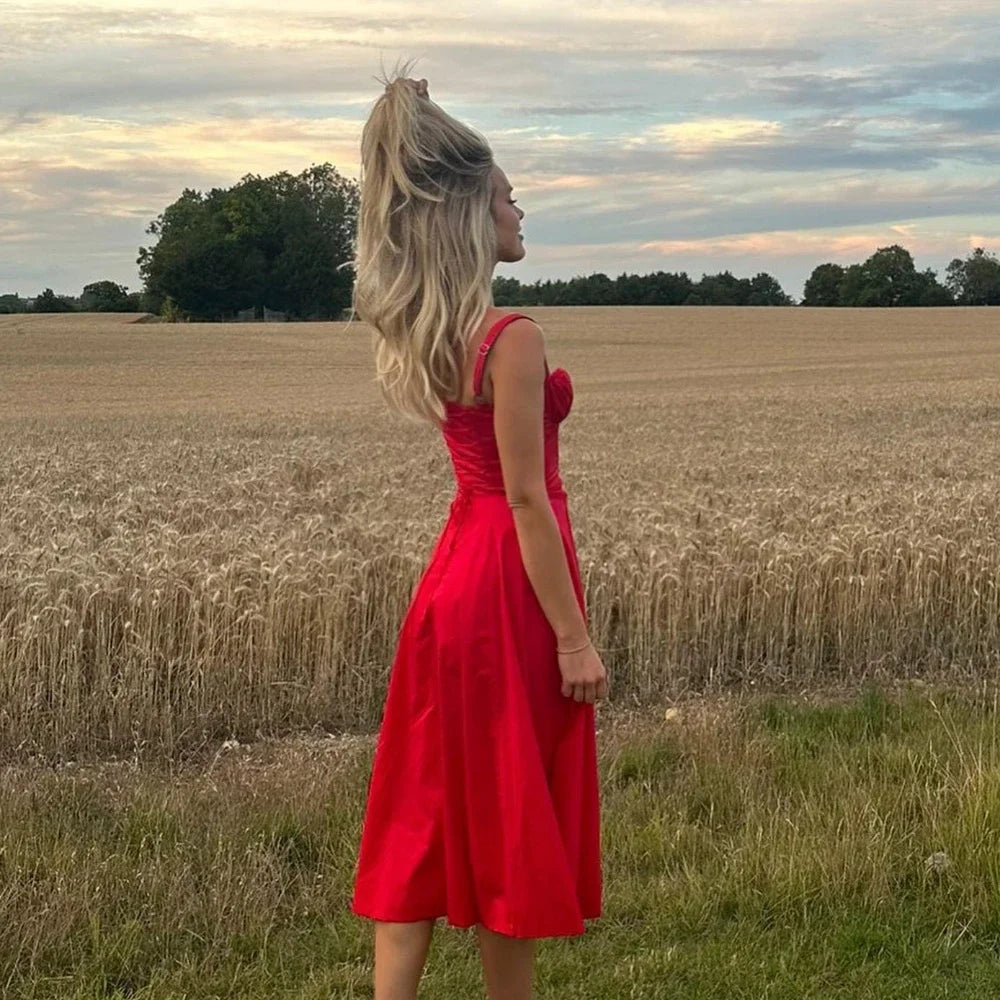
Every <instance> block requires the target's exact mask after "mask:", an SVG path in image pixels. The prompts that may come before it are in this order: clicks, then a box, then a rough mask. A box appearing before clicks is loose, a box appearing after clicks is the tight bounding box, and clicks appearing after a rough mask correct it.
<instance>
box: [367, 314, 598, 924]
mask: <svg viewBox="0 0 1000 1000" xmlns="http://www.w3.org/2000/svg"><path fill="white" fill-rule="evenodd" d="M521 315H523V314H520V313H513V314H509V315H507V316H504V317H503V318H502V319H501V320H499V321H498V322H497V323H496V324H495V325H494V326H493V327H492V328H491V329H490V331H489V332H488V333H487V335H486V337H485V338H484V340H483V345H482V347H481V348H480V356H479V358H478V360H477V365H476V371H475V374H474V378H473V387H474V392H475V394H476V395H477V396H479V393H480V388H481V379H482V367H483V363H484V361H485V358H486V355H487V354H488V352H489V349H490V347H491V346H492V344H493V342H494V341H495V339H496V337H497V336H498V335H499V333H500V332H501V330H503V328H504V327H505V326H506V325H507V324H508V323H509V322H511V321H513V320H514V319H516V318H518V316H521ZM572 402H573V385H572V381H571V379H570V376H569V373H568V372H567V371H566V370H565V369H562V368H557V369H554V370H553V371H552V372H550V373H548V374H547V375H546V379H545V406H544V417H543V423H544V441H545V479H546V488H547V491H548V495H549V498H550V500H551V503H552V509H553V512H554V513H555V517H556V521H557V523H558V525H559V531H560V534H561V536H562V541H563V546H564V550H565V552H566V555H567V560H568V564H569V569H570V577H571V579H572V582H573V589H574V591H575V593H576V597H577V601H578V603H579V605H580V609H581V612H582V613H583V615H584V618H585V619H586V608H585V605H584V594H583V587H582V584H581V581H580V571H579V563H578V561H577V555H576V549H575V546H574V541H573V534H572V526H571V523H570V518H569V509H568V502H567V496H566V491H565V489H564V488H563V484H562V480H561V478H560V476H559V450H558V429H559V424H560V423H561V422H562V420H563V419H565V417H566V416H567V414H568V413H569V411H570V409H571V406H572ZM446 406H447V408H448V414H447V420H446V421H445V424H444V427H443V436H444V440H445V444H446V446H447V448H448V450H449V453H450V455H451V460H452V465H453V469H454V473H455V481H456V486H457V490H456V494H455V497H454V499H453V501H452V503H451V506H450V509H449V514H448V518H447V521H446V522H445V525H444V527H443V529H442V531H441V533H440V535H439V537H438V539H437V541H436V543H435V545H434V548H433V551H432V553H431V556H430V560H429V562H428V564H427V567H426V569H425V570H424V572H423V574H422V576H421V578H420V580H419V582H418V584H417V586H416V588H415V589H414V592H413V596H412V598H411V601H410V605H409V607H408V609H407V611H406V614H405V616H404V619H403V623H402V626H401V628H400V633H399V639H398V643H397V647H396V652H395V656H394V659H393V663H392V668H391V672H390V677H389V685H388V691H387V694H386V699H385V705H384V709H383V715H382V721H381V725H380V728H379V734H378V739H377V742H376V748H375V755H374V759H373V764H372V771H371V776H370V780H369V784H368V793H367V804H366V808H365V815H364V820H363V825H362V832H361V842H360V847H359V852H358V860H357V866H356V870H355V882H354V892H353V896H352V899H351V902H350V908H351V910H352V911H353V912H354V913H356V914H358V915H359V916H364V917H369V918H372V919H375V920H387V921H413V920H424V919H429V918H436V917H444V918H445V919H446V920H447V922H448V923H449V924H450V925H452V926H454V927H469V926H472V925H473V924H476V923H480V924H482V925H484V926H485V927H487V928H488V929H490V930H493V931H496V932H498V933H501V934H506V935H510V936H513V937H532V938H535V937H556V936H568V935H578V934H582V933H584V931H585V925H584V923H583V921H584V920H585V919H589V918H595V917H599V916H600V915H601V895H602V876H601V860H600V797H599V787H598V772H597V759H596V742H595V730H594V706H593V705H591V704H588V703H586V702H576V701H575V700H573V698H572V697H569V698H567V697H565V696H564V695H563V694H562V692H561V690H560V689H561V684H562V679H561V676H560V673H559V665H558V660H557V657H556V639H555V633H554V632H553V630H552V627H551V626H550V625H549V623H548V620H547V619H546V617H545V614H544V612H543V611H542V608H541V605H540V604H539V602H538V599H537V597H536V596H535V593H534V589H533V587H532V585H531V581H530V579H529V578H528V575H527V572H526V570H525V569H524V563H523V560H522V558H521V552H520V546H519V542H518V538H517V533H516V530H515V525H514V518H513V514H512V512H511V509H510V507H509V506H508V504H507V499H506V494H505V491H504V485H503V477H502V472H501V467H500V459H499V454H498V451H497V445H496V438H495V435H494V432H493V408H492V406H491V405H489V404H474V405H472V406H463V405H459V404H455V403H447V404H446Z"/></svg>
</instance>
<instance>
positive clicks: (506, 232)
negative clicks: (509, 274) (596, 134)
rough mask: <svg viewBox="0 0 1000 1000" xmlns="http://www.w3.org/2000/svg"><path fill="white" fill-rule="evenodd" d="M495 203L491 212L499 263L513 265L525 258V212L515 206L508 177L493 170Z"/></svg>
mask: <svg viewBox="0 0 1000 1000" xmlns="http://www.w3.org/2000/svg"><path fill="white" fill-rule="evenodd" d="M492 183H493V201H492V203H491V206H490V212H491V214H492V215H493V223H494V225H495V226H496V231H497V263H498V264H499V263H506V264H512V263H514V261H518V260H520V259H521V258H522V257H523V256H524V240H523V238H522V237H521V235H520V232H521V220H522V219H523V218H524V212H522V211H521V209H520V208H518V207H517V205H515V204H514V201H515V198H514V195H513V194H512V191H511V185H510V181H508V180H507V175H506V174H505V173H504V172H503V171H502V170H501V169H500V168H499V167H497V166H494V168H493V180H492Z"/></svg>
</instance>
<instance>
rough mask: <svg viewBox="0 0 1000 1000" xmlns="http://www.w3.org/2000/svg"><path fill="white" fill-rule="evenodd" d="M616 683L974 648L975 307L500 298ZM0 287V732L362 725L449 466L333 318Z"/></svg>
mask: <svg viewBox="0 0 1000 1000" xmlns="http://www.w3.org/2000/svg"><path fill="white" fill-rule="evenodd" d="M523 311H524V312H526V313H528V314H529V315H531V316H533V317H534V318H535V319H536V320H538V322H539V323H540V324H541V326H542V327H543V329H544V330H545V334H546V340H547V345H548V346H547V353H548V359H549V364H550V366H553V367H556V366H562V367H565V368H567V369H568V370H569V371H570V373H571V375H572V377H573V381H574V386H575V401H574V406H573V411H572V413H571V414H570V416H569V417H568V418H567V420H566V421H565V422H564V423H563V424H562V429H561V432H560V456H561V470H562V476H563V480H564V482H565V484H566V488H567V491H568V493H569V503H570V516H571V518H572V521H573V525H574V534H575V537H576V541H577V548H578V552H579V555H580V565H581V571H582V573H583V577H584V586H585V590H586V594H587V607H588V613H589V616H590V621H591V632H592V636H593V638H594V641H595V645H596V646H597V647H598V649H599V650H601V651H602V654H603V658H604V662H605V664H606V666H607V667H608V670H609V674H610V681H611V695H610V698H609V700H608V702H606V703H604V704H601V705H600V706H599V712H610V711H614V710H615V709H616V708H617V707H622V708H625V707H629V706H635V705H637V704H645V703H653V702H662V701H664V700H668V699H679V698H681V697H683V696H684V695H685V693H686V692H692V691H707V690H716V689H721V688H723V687H730V686H733V685H740V686H747V687H749V686H753V687H756V688H757V689H758V690H759V689H760V688H768V689H770V688H779V687H788V686H793V687H795V688H797V689H805V688H809V687H815V686H818V685H828V684H837V683H841V682H848V683H853V682H857V681H858V680H859V679H863V678H875V677H888V676H894V677H902V676H910V675H915V674H920V675H923V676H930V675H931V674H946V675H950V676H952V677H956V676H957V677H963V676H964V677H969V678H972V677H979V678H987V677H989V676H992V673H993V671H994V670H995V668H996V666H997V664H998V661H1000V599H998V592H997V581H998V579H1000V499H998V498H1000V472H998V469H1000V435H998V433H997V432H998V431H1000V384H998V381H997V373H998V372H1000V310H991V309H988V308H947V309H897V310H879V309H871V310H851V309H846V310H840V309H804V308H754V309H741V308H724V307H702V308H695V307H692V308H687V307H685V308H661V307H634V308H619V307H615V308H597V307H589V308H551V307H550V308H538V309H531V308H526V309H524V310H523ZM135 319H136V317H135V316H132V315H89V316H76V315H72V314H67V315H54V316H18V315H14V316H0V371H2V389H3V391H2V393H0V421H2V429H3V438H2V444H0V705H2V706H3V709H2V712H0V753H2V754H3V755H4V756H8V757H9V756H25V755H31V754H36V753H38V754H45V755H49V754H57V755H70V754H78V753H86V752H91V751H93V752H98V753H100V752H107V751H116V752H118V751H122V750H127V751H129V752H137V753H146V752H149V753H155V754H159V753H166V754H168V755H176V754H178V753H183V752H186V751H188V750H192V751H193V750H195V749H197V748H198V747H201V746H204V745H205V744H206V743H213V742H215V741H218V740H220V739H226V738H236V739H238V740H240V741H244V740H248V739H253V738H254V737H255V736H256V735H279V734H281V733H286V732H291V731H295V730H301V729H309V728H312V727H318V728H319V729H322V730H326V731H334V730H343V729H362V730H369V731H370V730H371V729H372V728H373V726H374V725H375V724H376V723H377V720H378V717H379V712H380V709H381V704H382V698H383V696H384V690H385V682H386V679H387V671H388V667H389V663H390V662H391V657H392V653H393V649H394V643H395V639H396V632H397V629H398V626H399V623H400V621H401V618H402V615H403V613H404V611H405V608H406V605H407V603H408V600H409V595H410V593H411V591H412V587H413V585H414V584H415V583H416V580H417V578H418V576H419V574H420V572H421V570H422V568H423V566H424V564H425V562H426V559H427V557H428V555H429V553H430V549H431V547H432V545H433V542H434V540H435V538H436V536H437V534H438V532H439V531H440V529H441V527H442V526H443V523H444V519H445V517H446V516H447V507H448V503H449V501H450V498H451V496H452V492H453V481H452V473H451V469H450V464H449V460H448V455H447V452H446V450H445V448H444V444H443V442H442V441H441V439H440V435H439V434H438V433H437V432H436V431H435V430H434V429H432V428H430V427H423V426H418V425H416V424H411V423H408V422H406V421H404V420H403V419H402V418H400V417H397V416H395V415H394V414H391V413H390V412H388V411H387V410H386V409H385V407H384V405H383V404H382V402H381V399H380V397H379V394H378V392H377V390H376V388H375V386H374V384H373V381H372V371H373V366H372V361H371V339H370V331H369V330H368V328H367V327H365V326H363V325H362V324H360V323H355V324H350V325H349V324H346V323H315V324H287V325H286V324H224V325H217V324H176V325H174V324H160V323H143V322H140V323H137V322H134V320H135Z"/></svg>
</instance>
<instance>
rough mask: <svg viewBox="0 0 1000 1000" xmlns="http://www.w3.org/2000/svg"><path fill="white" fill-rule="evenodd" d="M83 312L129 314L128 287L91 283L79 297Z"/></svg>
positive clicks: (114, 283)
mask: <svg viewBox="0 0 1000 1000" xmlns="http://www.w3.org/2000/svg"><path fill="white" fill-rule="evenodd" d="M80 309H81V310H82V311H83V312H131V311H133V310H132V307H131V304H130V302H129V295H128V286H127V285H119V284H118V283H117V282H114V281H92V282H91V283H90V284H89V285H84V286H83V293H82V294H81V295H80Z"/></svg>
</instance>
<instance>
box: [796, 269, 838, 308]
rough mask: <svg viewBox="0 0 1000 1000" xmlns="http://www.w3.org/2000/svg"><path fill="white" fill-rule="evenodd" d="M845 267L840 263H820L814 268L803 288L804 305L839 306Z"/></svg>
mask: <svg viewBox="0 0 1000 1000" xmlns="http://www.w3.org/2000/svg"><path fill="white" fill-rule="evenodd" d="M843 283H844V269H843V268H842V267H841V266H840V265H839V264H832V263H828V264H820V265H819V266H818V267H815V268H813V272H812V274H810V275H809V277H808V278H807V279H806V283H805V287H804V288H803V290H802V305H804V306H839V305H841V301H840V290H841V286H842V285H843Z"/></svg>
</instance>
